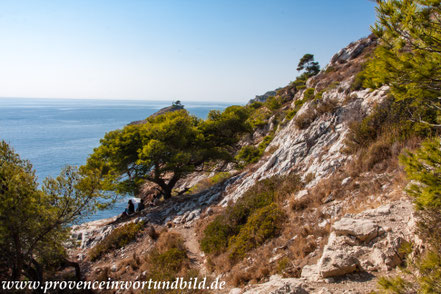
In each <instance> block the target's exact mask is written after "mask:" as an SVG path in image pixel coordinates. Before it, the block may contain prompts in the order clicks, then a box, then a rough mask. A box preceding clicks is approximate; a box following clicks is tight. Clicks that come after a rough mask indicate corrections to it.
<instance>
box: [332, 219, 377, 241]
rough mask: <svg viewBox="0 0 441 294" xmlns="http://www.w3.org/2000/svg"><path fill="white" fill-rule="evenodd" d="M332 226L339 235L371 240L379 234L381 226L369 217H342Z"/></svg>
mask: <svg viewBox="0 0 441 294" xmlns="http://www.w3.org/2000/svg"><path fill="white" fill-rule="evenodd" d="M332 228H333V230H334V232H335V233H336V234H337V235H349V236H354V237H356V238H357V239H359V240H360V241H364V242H369V241H370V240H372V239H373V238H375V237H376V236H377V235H378V229H379V226H378V225H377V224H375V223H374V222H373V221H372V220H368V219H353V218H342V219H341V220H339V221H338V222H336V223H334V225H333V226H332Z"/></svg>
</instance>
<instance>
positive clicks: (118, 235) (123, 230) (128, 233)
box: [89, 222, 144, 261]
mask: <svg viewBox="0 0 441 294" xmlns="http://www.w3.org/2000/svg"><path fill="white" fill-rule="evenodd" d="M143 228H144V223H143V222H139V223H137V224H135V223H129V224H126V225H124V226H122V227H119V228H116V229H115V230H113V231H112V232H111V233H110V234H109V235H108V236H107V237H106V238H104V240H102V241H101V242H100V243H98V244H97V245H95V247H93V248H92V249H91V250H90V251H89V258H90V260H92V261H95V260H97V259H99V258H101V257H102V256H103V255H104V254H106V253H108V252H110V251H113V250H115V249H119V248H122V247H124V246H126V245H127V244H129V243H130V242H133V241H135V240H136V237H137V236H138V235H139V233H140V232H141V230H142V229H143Z"/></svg>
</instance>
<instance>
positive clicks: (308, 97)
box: [303, 88, 315, 100]
mask: <svg viewBox="0 0 441 294" xmlns="http://www.w3.org/2000/svg"><path fill="white" fill-rule="evenodd" d="M314 92H315V90H314V88H308V89H306V90H305V93H303V99H306V100H311V99H313V98H314Z"/></svg>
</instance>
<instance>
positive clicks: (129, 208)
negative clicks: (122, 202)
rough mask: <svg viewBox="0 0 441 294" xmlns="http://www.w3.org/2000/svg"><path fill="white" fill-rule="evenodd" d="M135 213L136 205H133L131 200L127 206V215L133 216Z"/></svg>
mask: <svg viewBox="0 0 441 294" xmlns="http://www.w3.org/2000/svg"><path fill="white" fill-rule="evenodd" d="M134 212H135V205H133V202H132V199H130V200H129V202H128V204H127V208H126V211H125V213H126V214H127V215H130V214H132V213H134Z"/></svg>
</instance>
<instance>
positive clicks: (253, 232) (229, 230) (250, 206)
mask: <svg viewBox="0 0 441 294" xmlns="http://www.w3.org/2000/svg"><path fill="white" fill-rule="evenodd" d="M302 186H303V183H302V182H301V179H300V177H299V176H297V175H295V174H293V175H288V176H274V177H271V178H268V179H264V180H262V181H259V182H257V183H256V184H255V185H254V186H252V187H251V188H250V189H249V190H248V191H247V192H245V194H244V195H243V196H242V197H241V198H240V199H239V200H237V201H236V203H235V204H232V205H229V206H228V207H227V208H226V210H225V211H224V212H223V213H222V214H221V215H219V216H217V217H216V218H215V219H214V220H213V221H212V222H211V223H209V224H208V226H207V227H206V228H205V230H204V232H203V237H202V239H201V241H200V245H201V249H202V251H204V252H205V253H209V254H214V255H218V254H220V253H223V252H226V251H229V252H230V257H231V258H232V259H233V260H237V259H239V258H241V257H243V255H244V254H245V253H246V252H247V251H249V250H251V249H253V248H256V247H258V246H259V245H260V244H262V243H263V242H264V241H265V240H267V239H270V238H272V237H274V236H275V235H277V233H278V224H279V221H280V220H281V218H279V217H276V216H275V215H276V212H277V214H278V215H279V216H280V217H281V216H283V213H282V212H281V210H280V209H279V208H278V205H277V204H278V203H281V202H282V201H283V200H284V199H286V197H287V196H288V195H291V194H292V193H295V192H296V191H298V190H299V189H300V188H301V187H302ZM270 224H271V226H272V229H270ZM248 243H249V244H248ZM247 244H248V245H247Z"/></svg>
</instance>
